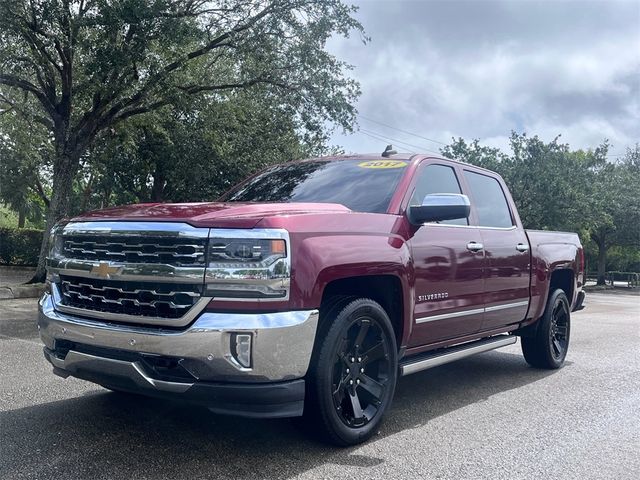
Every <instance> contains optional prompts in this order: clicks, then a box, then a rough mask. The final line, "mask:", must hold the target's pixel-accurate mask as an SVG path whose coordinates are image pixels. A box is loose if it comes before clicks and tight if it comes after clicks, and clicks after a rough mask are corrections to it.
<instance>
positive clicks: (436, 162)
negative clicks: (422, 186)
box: [403, 158, 474, 228]
mask: <svg viewBox="0 0 640 480" xmlns="http://www.w3.org/2000/svg"><path fill="white" fill-rule="evenodd" d="M432 166H438V167H447V168H450V169H451V170H452V171H453V176H454V178H455V180H456V183H457V184H458V189H459V190H460V192H459V193H460V194H461V195H466V193H465V187H466V184H465V183H463V181H461V179H462V177H461V175H460V171H459V169H458V167H457V165H456V164H455V163H449V162H446V161H443V160H442V159H440V158H425V159H424V160H422V161H421V162H420V163H419V164H418V165H417V166H416V170H415V172H414V174H413V179H412V181H411V184H410V185H409V188H408V189H407V192H409V193H408V194H405V198H404V199H403V214H406V213H407V211H408V210H409V207H410V206H411V199H412V198H413V195H414V194H415V192H416V187H417V185H418V179H419V177H420V174H421V173H422V171H423V170H426V169H427V168H429V167H432ZM439 193H447V192H439ZM472 215H473V210H472V212H471V213H470V214H469V216H468V217H467V224H466V225H458V224H455V223H436V222H426V223H423V224H422V225H423V226H428V225H438V226H440V227H462V228H465V227H471V226H474V225H473V221H472Z"/></svg>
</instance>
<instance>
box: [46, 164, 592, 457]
mask: <svg viewBox="0 0 640 480" xmlns="http://www.w3.org/2000/svg"><path fill="white" fill-rule="evenodd" d="M47 271H48V273H47V287H48V291H47V293H45V294H44V296H43V297H42V299H41V300H40V309H39V319H38V324H39V329H40V334H41V337H42V340H43V342H44V345H45V348H44V354H45V357H46V359H47V360H48V361H49V362H50V363H51V364H52V365H53V369H54V373H56V374H57V375H59V376H62V377H68V376H73V377H77V378H81V379H84V380H88V381H90V382H95V383H97V384H100V385H102V386H104V387H106V388H107V389H110V390H114V391H117V392H127V393H136V394H145V395H152V396H159V397H165V398H171V399H181V400H185V401H190V402H194V403H196V404H200V405H204V406H206V407H208V408H209V409H210V410H212V411H214V412H218V413H224V414H235V415H244V416H251V417H270V418H273V417H296V416H301V417H302V419H303V421H302V423H303V424H305V425H310V426H313V428H314V430H315V431H318V432H321V433H322V434H323V436H324V437H325V438H326V439H327V440H328V441H330V442H333V443H335V444H338V445H352V444H356V443H359V442H362V441H364V440H366V439H367V438H369V437H370V436H371V435H372V434H374V433H375V432H377V431H378V429H379V427H380V422H381V420H382V417H383V414H384V413H385V412H386V411H388V410H389V408H390V404H391V400H392V398H393V394H394V389H395V386H396V382H397V380H398V378H399V377H400V376H403V375H408V374H411V373H414V372H418V371H421V370H424V369H427V368H431V367H434V366H437V365H441V364H444V363H447V362H450V361H454V360H457V359H459V358H463V357H466V356H468V355H472V354H476V353H480V352H485V351H488V350H491V349H495V348H498V347H502V346H505V345H509V344H512V343H515V342H516V340H517V338H518V337H520V338H521V346H522V351H523V354H524V358H525V360H526V361H527V362H528V363H529V364H530V365H531V366H533V367H537V368H547V369H556V368H559V367H561V366H562V365H563V363H564V361H565V356H566V354H567V349H568V345H569V333H570V315H571V312H572V311H574V310H576V309H578V308H581V306H582V302H583V300H584V292H583V290H582V285H583V281H584V259H583V252H582V247H581V245H580V240H579V238H578V236H577V235H576V234H573V233H560V232H543V231H532V230H525V229H524V228H523V226H522V222H521V220H520V218H519V216H518V211H517V210H516V207H515V205H514V202H513V200H512V198H511V195H510V194H509V190H508V189H507V186H506V185H505V183H504V181H503V180H502V178H501V177H500V176H499V175H497V174H495V173H493V172H490V171H487V170H484V169H481V168H478V167H475V166H472V165H468V164H465V163H460V162H456V161H452V160H448V159H443V158H437V157H433V156H426V155H414V156H408V155H397V154H396V155H391V154H389V153H385V154H383V155H382V156H379V155H366V156H341V157H332V158H315V159H309V160H303V161H299V162H291V163H286V164H282V165H276V166H272V167H270V168H267V169H266V170H264V171H262V172H260V173H258V174H256V175H254V176H252V177H250V178H249V179H248V180H246V181H244V182H243V183H241V184H239V185H238V186H236V187H234V188H232V189H231V190H230V191H229V192H228V193H226V194H225V195H224V196H223V197H222V198H221V199H220V200H219V201H218V202H215V203H184V204H162V203H148V204H139V205H129V206H122V207H115V208H109V209H104V210H100V211H94V212H90V213H86V214H83V215H81V216H79V217H77V218H73V219H70V220H65V221H63V222H60V223H59V224H58V225H56V227H55V228H54V229H53V231H52V235H51V240H50V253H49V256H48V259H47Z"/></svg>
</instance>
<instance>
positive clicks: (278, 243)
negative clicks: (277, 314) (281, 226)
mask: <svg viewBox="0 0 640 480" xmlns="http://www.w3.org/2000/svg"><path fill="white" fill-rule="evenodd" d="M228 235H229V236H228ZM231 235H235V236H231ZM288 239H289V236H288V234H287V233H286V232H284V231H282V230H276V229H264V230H247V231H244V232H242V231H238V230H235V231H233V232H229V231H226V232H225V234H224V235H222V231H216V230H212V231H211V236H210V237H209V250H208V257H207V271H206V275H205V294H206V295H208V296H212V297H214V298H219V299H220V298H232V299H235V300H237V299H247V300H255V299H272V300H286V299H288V297H289V280H290V273H291V272H290V253H289V252H288V248H289V243H288Z"/></svg>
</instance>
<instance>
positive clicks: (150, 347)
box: [38, 294, 318, 392]
mask: <svg viewBox="0 0 640 480" xmlns="http://www.w3.org/2000/svg"><path fill="white" fill-rule="evenodd" d="M317 323H318V311H317V310H306V311H291V312H276V313H265V314H262V313H252V314H237V313H203V314H201V315H200V316H199V317H198V318H197V319H196V320H195V321H194V323H193V324H192V325H191V326H190V327H188V328H187V329H185V330H182V331H175V330H162V329H158V328H149V327H135V326H126V325H117V324H114V323H107V322H101V321H98V320H94V319H91V320H89V319H84V318H81V317H77V316H73V315H69V314H67V313H63V312H59V311H57V310H56V309H55V306H54V303H53V300H52V298H51V296H50V295H49V294H45V295H44V296H43V297H42V299H41V300H40V308H39V316H38V328H39V330H40V336H41V338H42V341H43V342H44V344H45V354H46V356H47V359H48V360H49V361H50V362H51V363H52V364H53V366H54V367H55V369H56V373H58V374H62V375H63V376H64V375H66V374H68V375H72V376H80V377H82V375H81V374H80V373H79V372H84V373H87V372H89V373H90V374H91V376H92V378H93V377H96V378H98V377H99V376H100V373H101V372H105V373H108V374H109V375H116V376H125V377H130V379H132V381H133V382H134V383H135V384H139V385H142V386H144V387H145V388H150V389H155V390H163V391H168V392H180V391H186V390H188V389H189V388H190V386H191V385H192V384H196V383H199V382H205V383H206V382H233V383H264V382H282V381H288V380H293V379H300V378H302V377H304V375H305V374H306V372H307V368H308V366H309V361H310V359H311V353H312V350H313V344H314V340H315V334H316V327H317ZM236 333H251V334H252V352H251V357H252V365H251V368H244V367H242V366H241V365H240V364H239V363H238V362H237V361H236V360H235V358H234V356H233V355H232V352H231V349H232V347H231V336H232V335H233V334H236ZM60 345H65V347H64V349H63V350H62V353H60V352H61V349H60ZM76 346H77V347H76ZM95 352H98V353H95ZM135 355H140V356H142V357H145V358H149V359H156V358H165V357H166V358H169V359H172V360H173V361H176V362H177V363H178V364H179V365H180V367H181V369H183V370H184V371H185V372H187V373H188V376H189V380H188V381H182V379H181V381H173V380H172V381H168V382H167V381H166V380H163V379H161V378H154V373H153V372H150V371H148V370H145V369H144V368H143V365H142V364H141V363H139V362H137V361H135ZM132 358H133V360H132ZM86 376H87V375H85V377H86ZM98 379H99V378H98ZM92 381H96V383H101V382H99V381H97V380H92ZM180 384H182V385H180Z"/></svg>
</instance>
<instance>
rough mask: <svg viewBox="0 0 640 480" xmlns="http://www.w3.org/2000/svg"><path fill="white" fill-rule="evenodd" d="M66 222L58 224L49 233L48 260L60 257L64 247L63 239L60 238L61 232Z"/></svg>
mask: <svg viewBox="0 0 640 480" xmlns="http://www.w3.org/2000/svg"><path fill="white" fill-rule="evenodd" d="M65 225H66V222H58V223H56V224H55V225H54V226H53V228H51V232H50V233H49V254H48V255H47V257H48V258H56V257H62V256H63V255H62V249H63V247H64V239H63V237H62V230H63V229H64V227H65Z"/></svg>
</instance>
